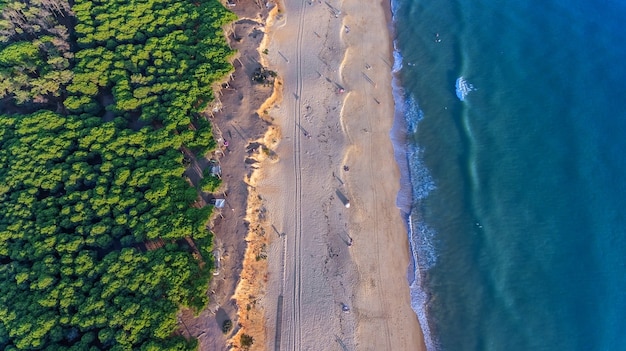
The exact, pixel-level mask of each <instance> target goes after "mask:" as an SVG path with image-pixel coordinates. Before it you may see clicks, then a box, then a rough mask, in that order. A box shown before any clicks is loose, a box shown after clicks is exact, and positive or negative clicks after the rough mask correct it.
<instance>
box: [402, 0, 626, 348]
mask: <svg viewBox="0 0 626 351" xmlns="http://www.w3.org/2000/svg"><path fill="white" fill-rule="evenodd" d="M393 8H394V14H395V15H394V19H395V24H396V25H395V31H396V33H395V36H396V48H397V50H398V53H397V55H396V77H397V81H398V84H399V87H398V88H397V89H396V91H395V93H396V100H397V101H396V102H397V109H398V110H399V112H400V113H401V115H402V116H404V118H405V119H406V120H405V122H406V125H407V126H406V127H407V132H408V133H407V145H406V154H407V159H408V163H409V167H408V168H409V169H410V171H409V173H410V180H411V183H412V189H405V190H404V192H403V194H401V198H402V197H403V196H404V197H407V194H410V195H411V199H412V202H411V204H412V209H411V211H410V217H409V221H410V224H411V225H410V227H411V233H410V234H409V235H410V237H411V242H412V244H413V253H414V258H415V262H416V267H414V268H415V269H412V270H414V271H415V272H416V274H415V275H413V274H410V280H411V282H412V295H413V303H414V309H415V310H416V311H417V313H418V315H419V317H420V321H421V323H422V324H423V325H424V329H425V332H426V337H427V344H428V345H429V350H507V351H515V350H626V318H624V314H625V312H626V26H624V19H625V18H626V1H625V0H603V1H581V0H570V1H565V0H542V1H539V0H527V1H510V0H504V1H496V0H455V1H451V0H439V1H433V0H394V2H393ZM460 77H463V78H464V79H465V80H466V82H467V84H468V85H472V86H473V87H474V90H472V91H468V92H467V95H466V96H465V98H464V101H461V100H460V99H459V97H458V96H457V92H456V88H455V83H456V82H457V79H458V78H460Z"/></svg>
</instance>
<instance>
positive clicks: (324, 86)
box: [240, 0, 425, 350]
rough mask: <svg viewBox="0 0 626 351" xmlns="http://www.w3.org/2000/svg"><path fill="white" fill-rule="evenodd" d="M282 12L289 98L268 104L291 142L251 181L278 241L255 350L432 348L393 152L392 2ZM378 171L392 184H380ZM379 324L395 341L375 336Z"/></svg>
mask: <svg viewBox="0 0 626 351" xmlns="http://www.w3.org/2000/svg"><path fill="white" fill-rule="evenodd" d="M283 9H284V11H285V12H283V11H281V13H279V14H278V17H277V19H276V22H275V23H274V25H272V26H271V28H270V26H268V28H269V30H268V31H267V32H266V35H267V39H268V43H267V49H268V54H267V55H266V56H267V59H268V65H269V66H270V68H271V69H275V70H276V71H277V72H278V74H279V76H281V78H283V79H284V86H283V87H284V92H283V93H284V100H283V101H282V102H280V103H278V104H275V106H274V107H271V108H267V112H268V115H269V116H270V117H271V119H272V120H273V122H274V123H275V126H276V127H277V128H278V130H279V133H280V134H282V139H281V138H279V139H278V140H277V141H276V143H275V144H274V145H272V147H271V148H270V151H271V152H275V153H276V155H275V156H276V157H275V158H274V159H271V160H269V161H268V160H260V161H259V169H258V170H257V171H256V172H255V177H254V179H253V181H252V182H251V183H250V186H251V187H252V188H254V189H255V191H257V192H258V194H257V198H258V199H259V204H258V206H260V207H259V208H262V209H263V211H262V212H263V213H264V218H263V219H264V220H265V221H267V222H266V226H265V228H264V229H263V230H262V232H263V233H264V238H265V239H266V240H267V239H269V242H268V246H267V251H266V252H267V267H268V271H267V275H264V278H265V277H266V279H267V290H266V291H265V292H266V293H265V294H264V295H262V296H260V295H261V294H262V293H263V289H262V288H261V289H258V290H257V292H256V294H253V296H254V297H255V304H254V306H252V307H251V308H249V310H251V311H254V310H255V309H256V310H257V312H259V313H262V314H263V315H264V320H265V326H262V327H260V328H256V329H257V330H255V331H250V332H251V333H252V334H254V335H252V334H251V335H252V336H253V337H254V340H255V343H254V344H253V346H252V348H251V349H252V350H255V349H259V350H261V349H273V348H276V347H277V346H276V344H277V343H278V344H280V345H289V346H290V347H291V346H297V347H306V346H307V345H311V346H312V345H319V343H320V342H323V341H324V342H327V344H328V345H331V344H339V345H340V346H342V347H350V348H354V347H357V346H358V347H359V348H364V349H372V350H375V349H398V350H416V349H418V350H424V349H425V346H424V340H423V335H422V334H421V329H420V327H419V323H418V321H417V315H416V314H415V312H414V311H413V309H412V308H411V300H410V295H409V282H408V280H407V276H406V269H407V268H408V267H409V243H408V235H407V231H408V228H407V227H406V221H405V220H404V218H403V217H402V216H401V214H400V210H399V209H398V208H396V201H397V196H398V190H399V188H400V173H399V171H398V164H397V163H396V158H395V157H393V158H391V157H389V155H390V154H394V153H395V150H394V148H393V146H392V142H391V138H392V125H393V123H394V120H395V118H394V99H393V96H392V94H391V93H392V91H391V75H392V66H393V58H392V54H393V41H392V40H393V38H392V36H391V35H392V34H391V27H392V25H393V24H392V22H391V19H392V17H391V4H390V3H389V2H388V1H382V2H381V4H373V5H371V6H364V5H363V4H362V3H360V2H358V1H356V0H344V1H331V2H326V3H322V2H321V1H306V2H304V1H303V2H301V3H300V5H298V4H296V3H293V2H292V3H289V4H286V5H285V6H283ZM305 12H306V15H305ZM294 34H295V35H294ZM381 35H382V36H383V37H381ZM372 37H374V38H372ZM304 38H306V39H304ZM363 39H365V40H363ZM264 40H265V39H264ZM304 40H306V44H305V45H302V43H303V42H304ZM380 42H385V43H386V44H387V45H386V50H385V48H384V47H383V45H379V43H380ZM368 45H369V46H368ZM375 52H378V54H379V55H378V57H376V55H375ZM364 56H367V57H370V58H372V60H371V61H375V63H374V62H372V63H368V62H365V61H364ZM322 78H324V79H322ZM381 83H382V84H381ZM386 88H388V89H386ZM344 92H345V93H344ZM324 110H325V112H324ZM355 116H359V117H358V118H355ZM380 116H388V117H389V118H387V119H385V118H380ZM268 159H270V158H268ZM373 164H376V167H373V166H372V165H373ZM295 165H299V166H295ZM294 166H295V168H294ZM298 168H300V169H299V170H298ZM380 170H383V172H382V174H384V176H385V179H388V180H389V181H386V182H384V183H383V182H380V181H379V179H380V178H379V177H380V175H381V173H380ZM303 197H304V198H305V199H306V201H302V199H303ZM348 198H349V199H350V200H349V201H350V205H351V207H350V208H349V209H346V208H345V207H346V206H343V205H344V204H345V202H346V201H347V199H348ZM294 199H295V203H294ZM342 202H343V203H342ZM292 204H293V205H292ZM291 206H293V207H294V208H290V207H291ZM372 214H374V215H373V216H372ZM372 217H373V218H372ZM268 227H269V228H268ZM266 234H269V235H266ZM353 239H354V245H352V240H353ZM399 248H400V249H401V250H402V252H403V254H399V253H398V251H399V250H398V249H399ZM372 258H375V259H376V260H377V261H378V264H374V265H373V264H372ZM245 269H246V268H244V270H245ZM383 272H384V273H383ZM257 279H258V278H257ZM382 287H385V288H384V289H383V288H382ZM257 302H258V304H257ZM248 306H249V305H248ZM344 308H347V311H346V310H344V312H349V313H342V309H344ZM240 310H241V308H240ZM321 321H324V322H323V323H322V322H321ZM320 323H322V324H324V325H323V326H320V325H319V324H320ZM281 326H282V328H281ZM277 329H278V330H277ZM303 330H306V333H304V332H303ZM329 330H332V332H329ZM381 330H384V331H385V334H386V338H380V337H375V336H376V335H377V334H378V333H380V331H381ZM261 333H262V334H261Z"/></svg>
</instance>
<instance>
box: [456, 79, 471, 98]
mask: <svg viewBox="0 0 626 351" xmlns="http://www.w3.org/2000/svg"><path fill="white" fill-rule="evenodd" d="M454 86H455V87H456V96H457V97H458V98H459V100H461V101H463V100H465V97H466V96H467V94H469V93H470V91H473V90H476V88H474V86H473V85H472V84H470V83H468V82H467V80H466V79H465V78H463V77H462V76H461V77H459V78H457V80H456V83H455V85H454Z"/></svg>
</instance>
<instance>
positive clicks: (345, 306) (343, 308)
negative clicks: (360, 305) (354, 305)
mask: <svg viewBox="0 0 626 351" xmlns="http://www.w3.org/2000/svg"><path fill="white" fill-rule="evenodd" d="M341 310H342V311H343V312H344V313H350V307H349V306H348V305H346V304H345V303H343V302H342V303H341Z"/></svg>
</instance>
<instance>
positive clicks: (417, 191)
mask: <svg viewBox="0 0 626 351" xmlns="http://www.w3.org/2000/svg"><path fill="white" fill-rule="evenodd" d="M395 3H396V2H395V1H392V9H393V12H394V13H395V8H396V7H395ZM393 57H394V64H393V73H394V75H393V81H392V87H393V96H394V101H395V119H394V126H393V128H392V131H391V139H392V142H393V144H394V153H395V157H396V161H397V162H398V166H399V168H400V171H401V178H400V191H399V193H398V197H397V201H396V203H397V205H398V207H399V208H400V209H401V210H402V212H403V213H404V214H405V216H406V217H405V218H407V223H408V237H409V242H410V250H411V259H412V260H411V261H412V262H411V265H410V267H409V272H408V277H407V278H408V280H409V284H410V290H411V307H412V308H413V310H414V311H415V313H416V315H417V317H418V320H419V322H420V326H421V328H422V332H423V333H424V341H425V343H426V349H427V350H428V351H435V350H437V346H436V343H435V341H434V338H433V336H432V335H431V332H430V327H429V324H428V318H427V301H428V294H427V293H426V291H425V290H424V289H423V285H422V278H421V277H422V272H425V271H427V270H428V269H429V268H430V267H432V266H433V265H434V264H435V261H436V255H435V250H434V247H433V245H432V242H433V237H434V234H435V233H434V231H433V230H431V229H429V228H428V227H427V226H426V225H422V224H418V225H417V228H414V225H413V223H412V221H413V219H412V218H413V217H412V216H411V215H410V213H411V212H412V210H413V208H414V206H415V204H416V203H418V202H419V201H420V200H422V199H424V198H425V197H426V196H427V195H428V193H430V192H431V191H432V190H433V189H434V188H435V184H434V181H433V180H432V177H431V176H430V174H429V172H428V170H427V169H426V167H425V166H424V165H423V163H422V161H421V150H420V148H419V147H418V146H417V145H411V144H409V143H407V141H406V139H407V136H408V135H414V134H415V133H416V132H417V126H418V123H419V121H421V120H422V119H423V118H424V116H423V113H422V111H421V110H420V109H419V106H418V104H417V102H416V101H415V99H414V98H412V97H410V98H408V99H407V98H405V92H404V89H402V86H401V85H400V81H399V78H398V75H399V74H400V71H401V70H402V55H401V54H400V51H399V50H398V49H397V48H396V43H395V42H394V53H393Z"/></svg>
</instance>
